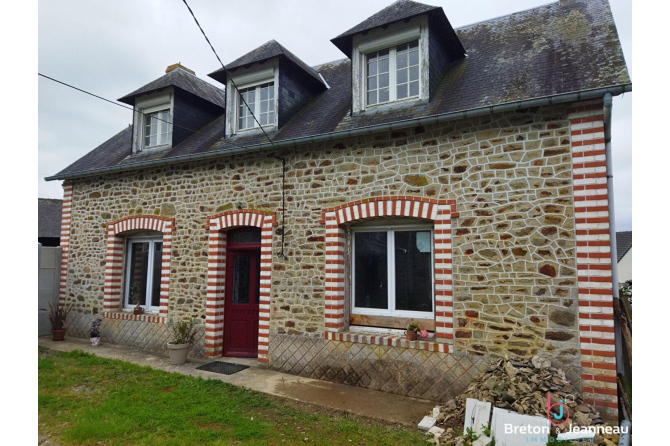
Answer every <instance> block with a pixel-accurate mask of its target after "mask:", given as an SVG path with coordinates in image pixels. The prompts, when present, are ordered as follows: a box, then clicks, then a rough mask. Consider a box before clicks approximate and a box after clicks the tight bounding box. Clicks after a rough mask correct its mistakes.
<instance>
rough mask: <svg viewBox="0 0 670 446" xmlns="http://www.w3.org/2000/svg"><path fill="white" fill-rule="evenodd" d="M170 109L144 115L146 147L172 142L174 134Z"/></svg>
mask: <svg viewBox="0 0 670 446" xmlns="http://www.w3.org/2000/svg"><path fill="white" fill-rule="evenodd" d="M171 122H172V120H171V119H170V110H169V109H166V110H160V111H157V112H153V113H146V114H145V115H144V147H145V148H150V147H154V146H163V145H166V144H170V140H171V136H172V124H171Z"/></svg>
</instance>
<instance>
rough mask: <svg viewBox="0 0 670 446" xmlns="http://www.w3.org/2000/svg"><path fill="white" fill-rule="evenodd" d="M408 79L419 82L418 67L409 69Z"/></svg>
mask: <svg viewBox="0 0 670 446" xmlns="http://www.w3.org/2000/svg"><path fill="white" fill-rule="evenodd" d="M409 79H410V80H412V81H416V80H419V67H410V69H409Z"/></svg>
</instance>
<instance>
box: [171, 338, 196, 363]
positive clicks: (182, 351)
mask: <svg viewBox="0 0 670 446" xmlns="http://www.w3.org/2000/svg"><path fill="white" fill-rule="evenodd" d="M189 347H191V344H173V343H172V342H168V344H167V348H168V351H169V352H170V364H173V365H178V364H183V363H185V362H186V356H187V355H188V349H189Z"/></svg>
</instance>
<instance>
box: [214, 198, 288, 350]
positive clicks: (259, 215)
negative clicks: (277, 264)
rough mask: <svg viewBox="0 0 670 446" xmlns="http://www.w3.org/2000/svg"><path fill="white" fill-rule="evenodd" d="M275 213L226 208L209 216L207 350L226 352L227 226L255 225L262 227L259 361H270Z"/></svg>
mask: <svg viewBox="0 0 670 446" xmlns="http://www.w3.org/2000/svg"><path fill="white" fill-rule="evenodd" d="M275 224H276V219H275V214H274V213H265V212H260V211H252V210H235V211H228V212H223V213H221V214H217V215H213V216H210V217H208V218H207V228H208V229H209V251H208V252H209V257H208V265H207V269H208V275H207V312H206V315H205V354H206V355H208V356H220V355H222V354H223V321H224V317H223V316H224V307H225V296H226V290H225V285H226V230H228V229H232V228H236V227H243V226H253V227H257V228H261V272H260V274H261V277H260V281H261V285H260V292H259V318H258V319H259V322H258V362H264V363H267V362H268V345H269V342H268V341H269V340H268V337H269V334H270V285H271V269H272V227H273V226H274V225H275Z"/></svg>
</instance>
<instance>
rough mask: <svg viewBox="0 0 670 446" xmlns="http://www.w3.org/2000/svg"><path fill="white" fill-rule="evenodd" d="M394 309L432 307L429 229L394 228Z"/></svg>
mask: <svg viewBox="0 0 670 446" xmlns="http://www.w3.org/2000/svg"><path fill="white" fill-rule="evenodd" d="M394 237H395V300H396V303H395V305H396V310H408V311H426V312H430V311H432V310H433V304H432V302H433V273H432V268H431V252H432V243H431V237H430V231H396V232H394Z"/></svg>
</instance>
